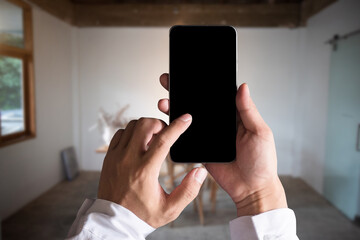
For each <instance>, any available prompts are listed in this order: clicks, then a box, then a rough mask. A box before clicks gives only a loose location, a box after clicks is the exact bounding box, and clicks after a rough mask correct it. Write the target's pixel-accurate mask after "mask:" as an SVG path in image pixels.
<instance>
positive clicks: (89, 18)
mask: <svg viewBox="0 0 360 240" xmlns="http://www.w3.org/2000/svg"><path fill="white" fill-rule="evenodd" d="M177 24H184V25H192V24H194V25H213V24H216V25H232V26H236V27H296V26H299V24H300V4H296V3H290V4H75V19H74V25H76V26H79V27H90V26H167V27H169V26H172V25H177Z"/></svg>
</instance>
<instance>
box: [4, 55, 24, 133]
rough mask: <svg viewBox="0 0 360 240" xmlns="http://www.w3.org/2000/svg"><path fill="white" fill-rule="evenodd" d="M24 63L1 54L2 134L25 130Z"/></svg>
mask: <svg viewBox="0 0 360 240" xmlns="http://www.w3.org/2000/svg"><path fill="white" fill-rule="evenodd" d="M22 65H23V63H22V60H21V59H17V58H12V57H5V56H1V55H0V116H1V119H0V123H1V132H0V133H1V136H5V135H9V134H12V133H16V132H22V131H24V110H23V81H22V79H23V76H22V75H23V74H22V69H23V67H22Z"/></svg>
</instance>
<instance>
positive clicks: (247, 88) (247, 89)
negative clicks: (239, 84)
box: [245, 83, 250, 96]
mask: <svg viewBox="0 0 360 240" xmlns="http://www.w3.org/2000/svg"><path fill="white" fill-rule="evenodd" d="M245 86H246V91H247V93H248V95H249V96H250V89H249V85H248V84H247V83H245Z"/></svg>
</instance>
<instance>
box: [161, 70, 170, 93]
mask: <svg viewBox="0 0 360 240" xmlns="http://www.w3.org/2000/svg"><path fill="white" fill-rule="evenodd" d="M160 83H161V86H163V87H164V88H165V89H166V90H168V91H169V74H168V73H163V74H161V76H160Z"/></svg>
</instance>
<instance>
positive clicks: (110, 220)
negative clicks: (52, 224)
mask: <svg viewBox="0 0 360 240" xmlns="http://www.w3.org/2000/svg"><path fill="white" fill-rule="evenodd" d="M79 215H82V216H87V220H86V221H85V222H84V223H83V224H84V225H83V228H84V229H86V230H87V231H89V232H91V233H93V234H94V235H96V236H97V237H98V238H100V239H113V237H115V236H119V237H120V236H123V235H124V233H125V235H130V236H131V237H133V238H134V239H144V238H145V237H147V236H148V235H149V234H150V233H152V232H153V231H154V230H155V228H153V227H151V226H150V225H148V224H147V223H146V222H144V221H143V220H141V219H140V218H139V217H137V216H136V215H135V214H134V213H132V212H131V211H130V210H128V209H126V208H124V207H123V206H121V205H118V204H116V203H113V202H110V201H107V200H103V199H96V200H95V199H86V200H85V202H84V203H83V205H82V206H81V208H80V210H79V212H78V218H79V217H81V216H79ZM110 236H111V238H109V237H110Z"/></svg>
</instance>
